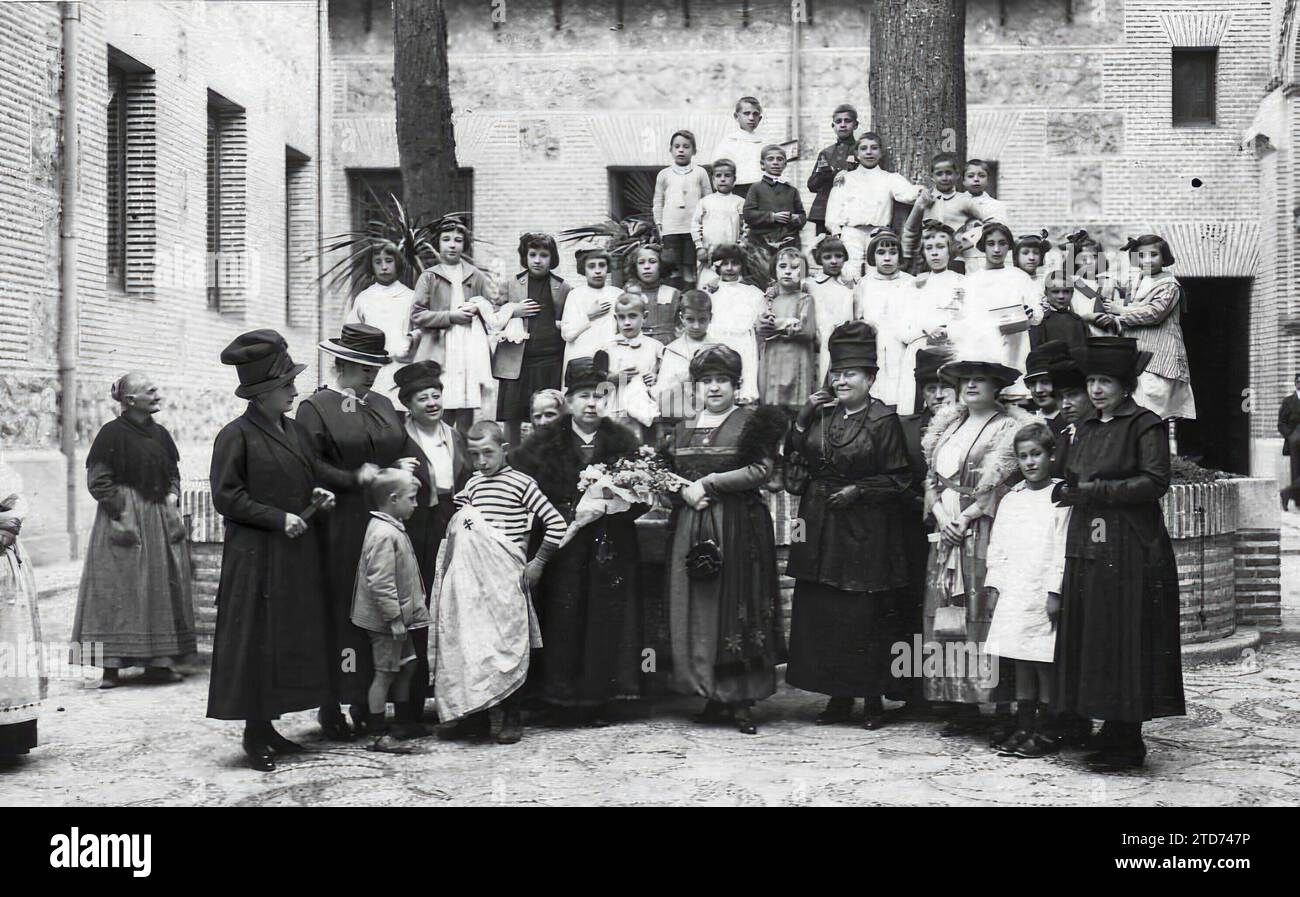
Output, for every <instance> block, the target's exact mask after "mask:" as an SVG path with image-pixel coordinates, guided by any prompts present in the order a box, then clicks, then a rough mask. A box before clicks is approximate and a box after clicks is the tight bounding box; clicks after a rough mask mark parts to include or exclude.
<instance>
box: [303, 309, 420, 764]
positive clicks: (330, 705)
mask: <svg viewBox="0 0 1300 897" xmlns="http://www.w3.org/2000/svg"><path fill="white" fill-rule="evenodd" d="M320 348H321V350H322V351H324V352H326V353H327V354H329V355H330V356H331V357H332V358H333V360H334V381H335V385H333V386H322V387H320V388H319V389H318V390H316V392H315V393H313V394H312V395H310V396H308V397H307V398H305V399H303V400H302V402H301V403H299V405H298V413H297V414H296V415H295V418H296V420H297V423H298V426H299V427H300V428H301V429H302V430H303V432H304V433H305V434H306V436H307V439H308V441H309V442H310V443H311V445H312V449H313V450H314V451H315V453H316V455H317V456H318V457H319V458H321V459H322V460H323V461H325V462H326V463H327V464H330V465H332V466H333V467H337V468H341V469H343V470H355V469H358V468H360V467H361V466H362V465H364V464H373V465H377V466H379V467H390V466H397V465H398V462H399V461H403V459H404V449H405V447H406V438H407V436H406V428H405V427H404V426H403V425H402V418H401V417H400V416H399V415H398V413H397V411H396V410H395V409H394V408H393V403H392V402H390V401H389V400H388V398H387V397H386V396H384V395H382V394H381V393H379V392H376V391H374V390H372V389H371V387H372V386H373V385H374V382H375V377H376V376H377V375H378V373H379V371H380V369H381V368H382V367H383V366H384V365H386V364H388V362H389V360H390V359H389V356H388V353H387V352H385V351H384V332H383V331H382V330H380V329H379V328H377V327H373V326H371V325H369V324H344V325H343V330H342V333H340V334H339V336H338V338H337V339H329V340H325V341H324V342H322V343H321V344H320ZM403 463H404V466H405V467H406V469H407V470H408V472H409V471H412V470H413V469H414V467H415V464H414V461H413V460H406V461H403ZM369 520H370V502H369V500H368V499H367V497H366V493H365V489H364V487H362V486H361V485H349V486H345V487H343V488H340V489H339V490H338V507H337V508H336V509H335V511H334V513H333V514H331V515H330V517H329V519H328V521H326V522H325V523H324V525H322V526H320V527H318V534H317V538H319V539H320V540H321V550H322V552H323V553H324V559H323V561H324V564H325V577H326V584H327V589H328V591H329V605H328V608H329V613H328V614H327V618H328V619H327V624H328V629H327V634H328V636H329V644H330V649H329V650H330V660H329V670H330V699H329V700H327V701H326V702H325V704H324V705H322V707H321V713H320V722H321V728H322V729H323V730H324V732H325V734H326V735H327V736H329V737H331V738H338V739H343V740H346V739H347V738H349V737H350V735H351V732H350V730H349V727H348V725H347V722H346V721H345V720H344V718H343V714H342V712H341V711H340V710H339V704H340V703H344V704H349V705H351V706H352V707H353V708H354V711H353V714H352V718H353V722H354V724H355V725H356V726H358V727H359V728H360V727H363V726H364V724H365V722H364V721H365V718H366V690H367V688H368V687H369V685H370V679H371V672H372V671H371V669H370V663H371V654H370V642H369V639H368V637H367V635H366V633H364V632H363V631H362V630H360V629H358V628H357V627H356V626H354V625H352V620H351V618H350V613H351V609H352V583H353V580H354V579H355V578H356V574H357V561H358V560H360V558H361V545H362V542H364V540H365V535H366V527H367V525H368V523H369ZM400 722H410V721H409V720H406V719H405V718H403V719H402V720H400Z"/></svg>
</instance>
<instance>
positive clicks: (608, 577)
mask: <svg viewBox="0 0 1300 897" xmlns="http://www.w3.org/2000/svg"><path fill="white" fill-rule="evenodd" d="M639 444H640V443H639V442H638V440H637V438H636V436H635V435H634V434H633V433H632V431H631V430H629V429H627V428H626V427H624V426H622V425H621V424H618V423H615V422H614V421H612V420H608V419H605V420H601V422H600V425H599V426H598V427H597V429H596V438H595V439H594V440H593V443H592V445H593V449H592V450H591V453H590V456H589V457H584V454H583V452H582V450H581V449H580V447H579V446H580V445H581V440H580V439H579V438H578V436H577V435H576V434H575V433H574V432H573V426H572V418H571V417H570V416H569V415H567V414H566V415H563V416H561V417H560V418H558V419H557V420H555V421H552V422H551V423H550V424H548V425H546V426H545V427H541V428H539V429H538V430H537V431H536V432H535V433H534V434H533V435H532V436H531V437H529V439H528V441H527V442H525V443H524V444H523V446H522V447H520V449H519V451H518V452H516V453H515V454H514V456H513V457H512V458H511V464H512V465H513V466H514V467H515V468H516V469H518V470H520V471H523V472H524V473H527V474H529V475H530V476H532V477H533V478H534V479H536V480H537V485H538V486H539V487H540V488H541V490H542V492H543V493H544V494H545V495H546V497H547V498H549V499H550V500H551V503H552V504H553V505H555V507H556V508H557V509H558V510H559V511H560V513H561V514H563V515H564V519H565V520H568V521H572V520H573V513H574V507H575V506H576V505H577V503H578V499H579V498H580V497H581V493H579V492H578V475H579V474H580V473H581V472H582V469H583V468H584V467H586V466H587V465H589V464H600V463H611V462H613V461H616V460H618V459H619V458H622V457H626V456H628V455H631V454H634V453H635V452H636V451H637V448H638V447H639ZM646 510H647V508H646V506H645V505H634V506H633V507H632V509H631V510H629V511H625V512H623V513H621V514H608V515H606V516H604V517H602V518H600V519H599V520H597V521H596V522H594V523H590V524H587V525H586V526H584V527H583V528H582V529H580V530H579V531H578V534H577V536H576V537H575V538H574V540H573V541H572V542H570V543H569V544H568V545H566V546H565V547H564V548H562V549H561V550H560V551H559V552H558V553H556V555H555V556H554V557H553V558H551V560H550V562H549V563H548V564H547V565H546V570H545V572H544V573H543V574H542V580H541V582H540V583H539V584H538V587H537V589H536V591H535V592H534V593H533V601H534V604H535V605H536V607H537V613H538V616H539V617H540V618H541V623H542V643H543V647H542V650H541V655H540V659H539V664H538V668H537V670H536V671H535V672H533V673H531V674H530V677H529V678H530V679H531V680H532V681H533V683H534V686H535V692H536V693H537V694H539V695H540V696H541V697H542V698H543V699H544V700H546V701H548V702H550V703H553V704H559V705H561V706H573V707H581V706H595V705H598V704H601V703H604V702H605V701H608V700H610V699H611V698H623V697H636V696H638V695H639V693H640V663H641V650H642V648H643V647H644V639H643V638H642V635H641V632H642V625H641V622H642V608H641V601H640V590H639V588H638V582H637V565H638V564H639V563H640V560H641V554H640V550H639V549H638V546H637V531H636V518H637V517H639V516H640V515H641V514H643V513H645V511H646Z"/></svg>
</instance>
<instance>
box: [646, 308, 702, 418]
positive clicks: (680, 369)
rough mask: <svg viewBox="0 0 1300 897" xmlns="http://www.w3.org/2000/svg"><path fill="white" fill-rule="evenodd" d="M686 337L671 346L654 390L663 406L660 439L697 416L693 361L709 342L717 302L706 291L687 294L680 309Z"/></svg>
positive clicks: (666, 347)
mask: <svg viewBox="0 0 1300 897" xmlns="http://www.w3.org/2000/svg"><path fill="white" fill-rule="evenodd" d="M678 314H679V316H680V321H679V323H680V324H681V328H682V335H681V336H679V337H677V339H675V340H673V341H672V342H671V343H669V344H668V345H667V346H664V352H663V356H662V358H661V359H660V361H659V377H658V380H657V381H656V383H655V388H654V390H653V392H654V394H655V398H656V400H657V401H658V402H659V419H658V420H657V421H656V422H655V430H656V434H657V435H666V434H667V433H670V432H672V429H673V427H674V426H675V425H676V424H677V423H678V422H679V421H682V420H684V419H686V418H688V417H692V416H694V413H695V411H696V410H697V409H696V407H695V387H694V384H693V383H691V370H690V369H691V359H692V358H694V357H695V353H696V352H698V351H700V350H701V349H703V348H704V347H705V346H709V345H712V342H711V341H710V339H709V323H710V322H711V321H712V320H713V300H712V298H710V296H709V294H708V293H706V292H704V291H703V290H687V291H686V292H685V293H683V294H682V301H681V304H680V305H679V306H678Z"/></svg>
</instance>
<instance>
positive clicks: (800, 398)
mask: <svg viewBox="0 0 1300 897" xmlns="http://www.w3.org/2000/svg"><path fill="white" fill-rule="evenodd" d="M807 273H808V269H807V266H806V264H805V263H804V258H803V255H802V254H800V252H799V250H798V249H795V248H793V247H790V248H787V249H782V250H780V251H778V252H777V254H776V258H774V259H773V260H772V280H773V281H774V283H775V285H776V295H775V296H773V297H772V298H769V299H766V300H765V302H766V304H765V306H764V311H763V313H762V314H761V315H760V316H759V319H758V328H757V332H758V339H759V365H758V369H759V379H760V381H761V383H760V385H759V401H761V402H762V403H763V404H764V405H778V406H780V407H781V408H784V409H786V410H787V411H788V412H789V413H790V417H791V419H793V418H794V415H795V414H797V413H798V412H799V409H801V408H802V407H803V406H804V403H805V402H807V401H808V396H810V395H812V394H813V393H814V392H815V391H816V390H817V384H816V371H817V320H816V317H815V312H814V309H813V297H812V295H811V294H809V293H808V292H807V291H806V290H805V289H804V283H803V281H804V276H805V275H806V274H807Z"/></svg>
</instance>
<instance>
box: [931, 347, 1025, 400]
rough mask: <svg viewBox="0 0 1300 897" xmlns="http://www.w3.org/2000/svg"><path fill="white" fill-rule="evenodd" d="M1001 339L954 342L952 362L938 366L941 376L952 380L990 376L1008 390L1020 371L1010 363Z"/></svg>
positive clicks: (959, 380)
mask: <svg viewBox="0 0 1300 897" xmlns="http://www.w3.org/2000/svg"><path fill="white" fill-rule="evenodd" d="M1005 358H1006V354H1005V350H1004V349H1003V348H1002V340H1001V339H1000V338H999V339H992V338H973V337H971V336H970V335H967V336H966V338H964V339H958V340H955V341H954V342H953V346H952V361H949V362H947V363H946V364H944V365H943V366H941V367H940V368H939V376H940V377H941V378H942V379H944V380H947V381H949V382H950V383H960V382H961V381H962V380H966V379H968V378H970V377H988V378H989V379H991V380H993V381H994V382H996V383H997V384H998V385H999V387H1000V388H1002V389H1005V388H1006V387H1008V386H1010V385H1011V384H1013V383H1015V382H1016V381H1018V380H1019V379H1020V377H1021V374H1020V371H1018V370H1016V369H1015V368H1013V367H1011V366H1010V365H1008V364H1007V363H1006V361H1005Z"/></svg>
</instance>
